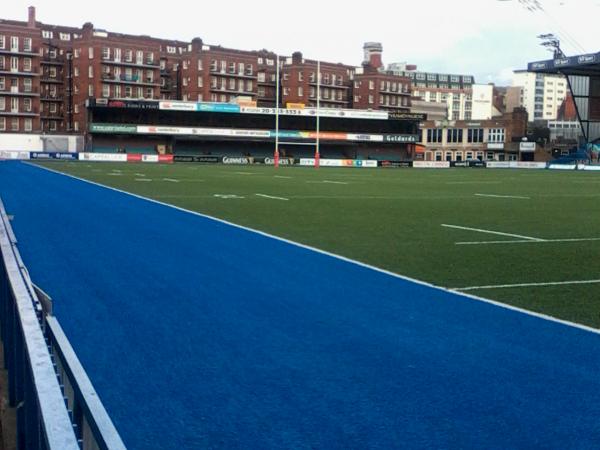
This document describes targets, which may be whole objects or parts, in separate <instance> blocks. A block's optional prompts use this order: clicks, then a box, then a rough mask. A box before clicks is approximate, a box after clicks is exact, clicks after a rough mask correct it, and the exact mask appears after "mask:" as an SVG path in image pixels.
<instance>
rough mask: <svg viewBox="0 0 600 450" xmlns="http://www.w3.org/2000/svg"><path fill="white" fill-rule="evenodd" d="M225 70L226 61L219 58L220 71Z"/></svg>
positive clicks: (223, 71)
mask: <svg viewBox="0 0 600 450" xmlns="http://www.w3.org/2000/svg"><path fill="white" fill-rule="evenodd" d="M226 70H227V61H225V60H221V72H222V73H225V71H226Z"/></svg>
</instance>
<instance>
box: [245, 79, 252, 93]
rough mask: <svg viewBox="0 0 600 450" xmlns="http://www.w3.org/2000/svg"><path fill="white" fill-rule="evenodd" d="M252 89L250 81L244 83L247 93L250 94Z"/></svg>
mask: <svg viewBox="0 0 600 450" xmlns="http://www.w3.org/2000/svg"><path fill="white" fill-rule="evenodd" d="M252 88H253V83H252V80H248V81H246V91H247V92H252Z"/></svg>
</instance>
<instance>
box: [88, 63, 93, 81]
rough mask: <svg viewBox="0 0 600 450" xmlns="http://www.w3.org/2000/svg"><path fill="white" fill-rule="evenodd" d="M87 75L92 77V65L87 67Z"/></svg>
mask: <svg viewBox="0 0 600 450" xmlns="http://www.w3.org/2000/svg"><path fill="white" fill-rule="evenodd" d="M88 77H89V78H94V68H93V67H92V66H89V67H88Z"/></svg>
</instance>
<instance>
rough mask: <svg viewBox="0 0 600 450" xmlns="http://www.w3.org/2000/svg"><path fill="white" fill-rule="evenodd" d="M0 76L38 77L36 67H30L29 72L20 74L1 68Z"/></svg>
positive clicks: (16, 71)
mask: <svg viewBox="0 0 600 450" xmlns="http://www.w3.org/2000/svg"><path fill="white" fill-rule="evenodd" d="M0 75H1V76H14V75H16V76H19V77H39V76H40V74H39V73H38V68H37V67H32V68H31V71H27V72H20V71H18V70H6V68H2V69H0Z"/></svg>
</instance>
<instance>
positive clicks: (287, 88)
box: [283, 87, 290, 95]
mask: <svg viewBox="0 0 600 450" xmlns="http://www.w3.org/2000/svg"><path fill="white" fill-rule="evenodd" d="M283 95H290V88H289V87H284V88H283Z"/></svg>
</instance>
